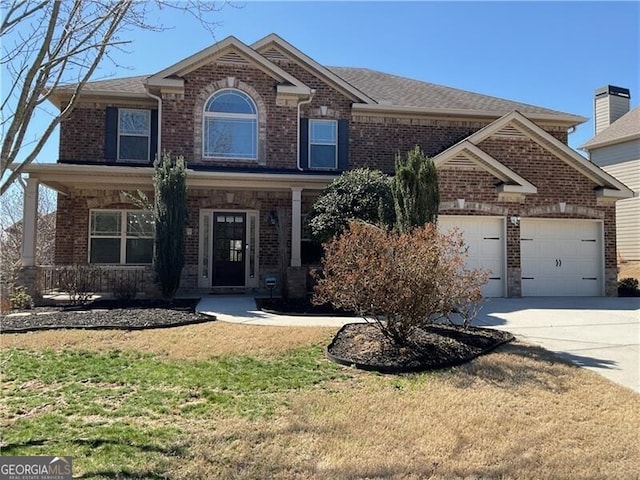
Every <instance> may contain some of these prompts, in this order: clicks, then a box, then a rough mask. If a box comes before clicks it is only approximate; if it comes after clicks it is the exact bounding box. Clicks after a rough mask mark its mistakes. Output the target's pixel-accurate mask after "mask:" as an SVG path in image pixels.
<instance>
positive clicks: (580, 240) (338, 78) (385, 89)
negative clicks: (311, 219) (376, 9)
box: [23, 35, 631, 296]
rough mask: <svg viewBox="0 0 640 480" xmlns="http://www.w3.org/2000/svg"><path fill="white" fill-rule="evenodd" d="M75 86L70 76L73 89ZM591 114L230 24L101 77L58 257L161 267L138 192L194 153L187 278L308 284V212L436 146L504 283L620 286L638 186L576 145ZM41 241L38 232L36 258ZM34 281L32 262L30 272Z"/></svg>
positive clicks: (499, 283)
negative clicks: (319, 58) (215, 37)
mask: <svg viewBox="0 0 640 480" xmlns="http://www.w3.org/2000/svg"><path fill="white" fill-rule="evenodd" d="M69 92H70V90H69V89H66V88H64V87H61V88H58V89H57V90H56V91H55V93H54V95H53V96H52V98H53V102H54V103H56V102H60V101H61V100H62V99H64V98H65V96H68V95H69ZM584 120H585V119H584V118H582V117H578V116H575V115H570V114H566V113H561V112H557V111H553V110H549V109H546V108H541V107H536V106H531V105H526V104H522V103H518V102H513V101H508V100H503V99H499V98H494V97H489V96H485V95H480V94H475V93H470V92H465V91H461V90H456V89H453V88H448V87H443V86H438V85H433V84H429V83H425V82H421V81H417V80H411V79H407V78H401V77H397V76H394V75H389V74H385V73H380V72H376V71H371V70H367V69H361V68H332V67H325V66H322V65H319V64H318V63H317V62H315V61H314V60H312V59H311V58H309V57H308V56H307V55H305V54H304V53H303V52H301V51H299V50H298V49H296V48H295V47H294V46H292V45H290V44H289V43H287V42H286V41H284V40H283V39H281V38H280V37H278V36H277V35H269V36H267V37H265V38H263V39H262V40H260V41H258V42H256V43H255V44H253V45H250V46H249V45H245V44H244V43H242V42H241V41H239V40H237V39H236V38H233V37H229V38H227V39H225V40H223V41H220V42H219V43H217V44H215V45H213V46H211V47H209V48H207V49H205V50H203V51H201V52H199V53H196V54H195V55H193V56H191V57H189V58H186V59H184V60H183V61H181V62H179V63H177V64H175V65H172V66H170V67H168V68H166V69H165V70H162V71H161V72H158V73H156V74H155V75H150V76H138V77H129V78H122V79H115V80H105V81H96V82H92V83H89V84H87V85H86V87H85V88H84V90H83V92H82V96H81V100H80V102H79V103H78V106H77V108H76V110H75V111H74V113H73V115H72V116H71V117H70V118H69V119H67V120H66V121H65V122H64V123H63V124H62V126H61V134H60V157H59V160H58V162H57V163H56V164H50V165H46V164H41V165H31V166H30V167H29V168H28V169H27V172H28V174H29V178H28V180H27V187H28V188H27V195H26V201H25V222H26V225H28V226H29V228H31V229H33V225H34V222H35V213H34V212H35V205H36V204H37V202H36V201H35V200H34V198H37V188H38V184H44V185H47V186H50V187H52V188H54V189H56V190H58V191H59V192H60V194H59V197H58V217H57V234H56V260H57V263H58V264H63V265H64V264H76V263H81V264H86V263H91V264H96V265H102V266H110V268H115V267H118V268H142V269H145V268H146V269H149V268H150V267H149V263H150V262H151V257H152V249H153V242H152V240H151V238H152V234H153V233H152V232H153V230H152V225H151V224H150V223H149V217H148V215H147V214H146V213H145V212H142V211H140V210H136V209H135V207H134V206H133V205H131V204H130V203H129V202H128V200H127V198H126V196H124V195H123V194H122V192H123V191H135V190H136V189H141V190H145V191H151V181H152V174H153V161H154V159H155V158H156V153H157V152H170V153H171V154H172V155H183V156H184V157H185V159H186V160H187V164H188V175H187V185H188V209H189V220H188V226H187V229H186V235H187V241H186V251H185V254H186V266H185V268H184V271H183V278H182V283H181V287H182V289H184V290H198V291H207V292H208V291H211V290H212V289H213V290H215V289H218V288H220V289H222V288H229V287H238V288H246V289H253V288H262V287H263V286H264V280H265V278H266V277H268V276H276V277H277V279H278V282H279V283H280V284H283V283H286V284H288V286H289V288H290V291H291V292H292V293H293V294H300V293H302V292H303V291H304V279H305V275H306V268H305V260H306V259H305V253H306V245H307V242H306V241H305V240H306V239H305V238H304V237H305V236H304V232H303V222H302V217H303V215H304V214H305V212H306V211H308V209H309V208H310V206H311V205H312V203H313V201H314V199H315V198H316V197H317V195H318V193H319V192H320V191H321V190H322V189H323V188H324V187H325V186H326V185H327V184H328V183H329V182H330V181H331V180H332V179H333V178H335V176H336V175H338V174H339V173H340V172H341V171H344V170H346V169H351V168H356V167H375V168H380V169H382V170H383V171H385V172H387V173H393V162H394V158H395V155H396V154H397V153H404V152H407V151H408V150H410V149H411V148H412V147H413V146H414V145H416V144H417V145H420V146H421V147H422V149H423V150H424V152H425V153H426V154H427V155H429V156H432V157H433V158H434V161H435V163H436V165H437V167H438V170H439V182H440V192H441V206H440V217H439V224H440V225H441V226H442V228H448V227H450V226H454V225H457V226H459V227H460V228H462V229H463V230H464V232H465V238H466V240H467V242H468V244H469V246H470V260H469V261H470V263H472V264H473V265H478V266H485V267H488V268H491V270H492V275H491V280H490V281H489V284H488V285H487V287H486V288H485V294H487V295H489V296H520V295H605V294H606V295H615V292H616V284H615V282H616V245H615V210H614V205H615V201H616V200H617V199H619V198H627V197H629V196H630V195H631V192H630V190H629V189H628V188H626V187H625V186H624V185H622V184H621V183H620V182H618V181H617V180H616V179H614V178H613V177H611V176H610V175H608V174H607V173H606V172H604V171H602V170H601V169H600V168H598V167H597V166H594V165H593V164H591V163H590V162H588V161H587V160H586V159H585V158H584V157H582V156H580V155H579V154H577V153H576V152H575V151H573V150H572V149H570V148H569V147H568V146H567V135H568V132H569V131H570V130H571V129H573V128H574V127H575V126H576V125H578V124H580V123H582V122H583V121H584ZM34 242H35V240H34V239H33V238H29V237H26V238H25V245H24V248H23V254H24V255H23V260H24V265H25V272H29V271H31V272H33V271H34V270H35V269H36V267H35V266H34V262H33V248H34ZM26 277H28V275H26ZM26 277H25V278H26Z"/></svg>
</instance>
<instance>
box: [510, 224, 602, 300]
mask: <svg viewBox="0 0 640 480" xmlns="http://www.w3.org/2000/svg"><path fill="white" fill-rule="evenodd" d="M602 252H603V250H602V235H601V223H600V222H598V221H593V220H550V219H543V220H533V219H522V221H521V223H520V259H521V265H522V295H523V296H527V297H536V296H598V295H602V292H603V267H602V263H603V253H602Z"/></svg>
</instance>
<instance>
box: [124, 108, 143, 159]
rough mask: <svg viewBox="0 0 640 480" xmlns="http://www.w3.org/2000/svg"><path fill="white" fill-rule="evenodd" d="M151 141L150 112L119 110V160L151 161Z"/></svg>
mask: <svg viewBox="0 0 640 480" xmlns="http://www.w3.org/2000/svg"><path fill="white" fill-rule="evenodd" d="M150 140H151V111H150V110H137V109H136V110H134V109H129V108H121V109H119V110H118V160H141V161H147V160H149V150H150V145H149V144H150Z"/></svg>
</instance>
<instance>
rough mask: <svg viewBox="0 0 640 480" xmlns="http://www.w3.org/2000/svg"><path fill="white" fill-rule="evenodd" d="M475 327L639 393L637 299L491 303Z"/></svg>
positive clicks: (242, 317)
mask: <svg viewBox="0 0 640 480" xmlns="http://www.w3.org/2000/svg"><path fill="white" fill-rule="evenodd" d="M197 310H198V312H201V313H204V314H207V315H213V316H215V317H216V318H217V319H218V320H221V321H225V322H233V323H242V324H247V325H273V326H314V327H336V328H338V327H340V326H342V325H344V324H345V323H352V322H356V321H362V320H361V319H359V318H357V317H353V318H350V317H304V316H288V315H275V314H270V313H265V312H261V311H259V310H257V308H256V305H255V302H254V300H253V296H248V295H246V296H245V295H234V296H208V297H204V298H203V299H202V300H201V301H200V303H199V304H198V307H197ZM473 323H474V325H477V326H485V327H494V328H498V329H502V330H508V331H510V332H512V333H513V334H514V335H516V336H518V337H519V338H522V339H523V340H525V341H527V342H529V343H532V344H537V345H540V346H542V347H544V348H546V349H548V350H551V351H553V352H556V353H558V354H559V355H560V356H562V357H563V358H566V359H568V360H570V361H572V362H574V363H576V364H577V365H580V366H582V367H585V368H589V369H591V370H593V371H595V372H598V373H599V374H601V375H603V376H604V377H606V378H608V379H609V380H612V381H614V382H616V383H619V384H621V385H624V386H626V387H628V388H631V389H633V390H635V391H636V392H640V299H639V298H608V297H537V298H493V299H489V300H487V301H486V302H485V303H484V304H483V306H482V310H481V311H480V314H479V315H478V317H477V318H476V319H475V320H474V322H473Z"/></svg>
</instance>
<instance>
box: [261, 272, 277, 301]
mask: <svg viewBox="0 0 640 480" xmlns="http://www.w3.org/2000/svg"><path fill="white" fill-rule="evenodd" d="M264 284H265V285H266V287H267V288H268V289H269V293H270V294H271V298H273V289H274V288H276V277H275V276H273V275H272V276H270V277H266V278H265V279H264Z"/></svg>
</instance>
